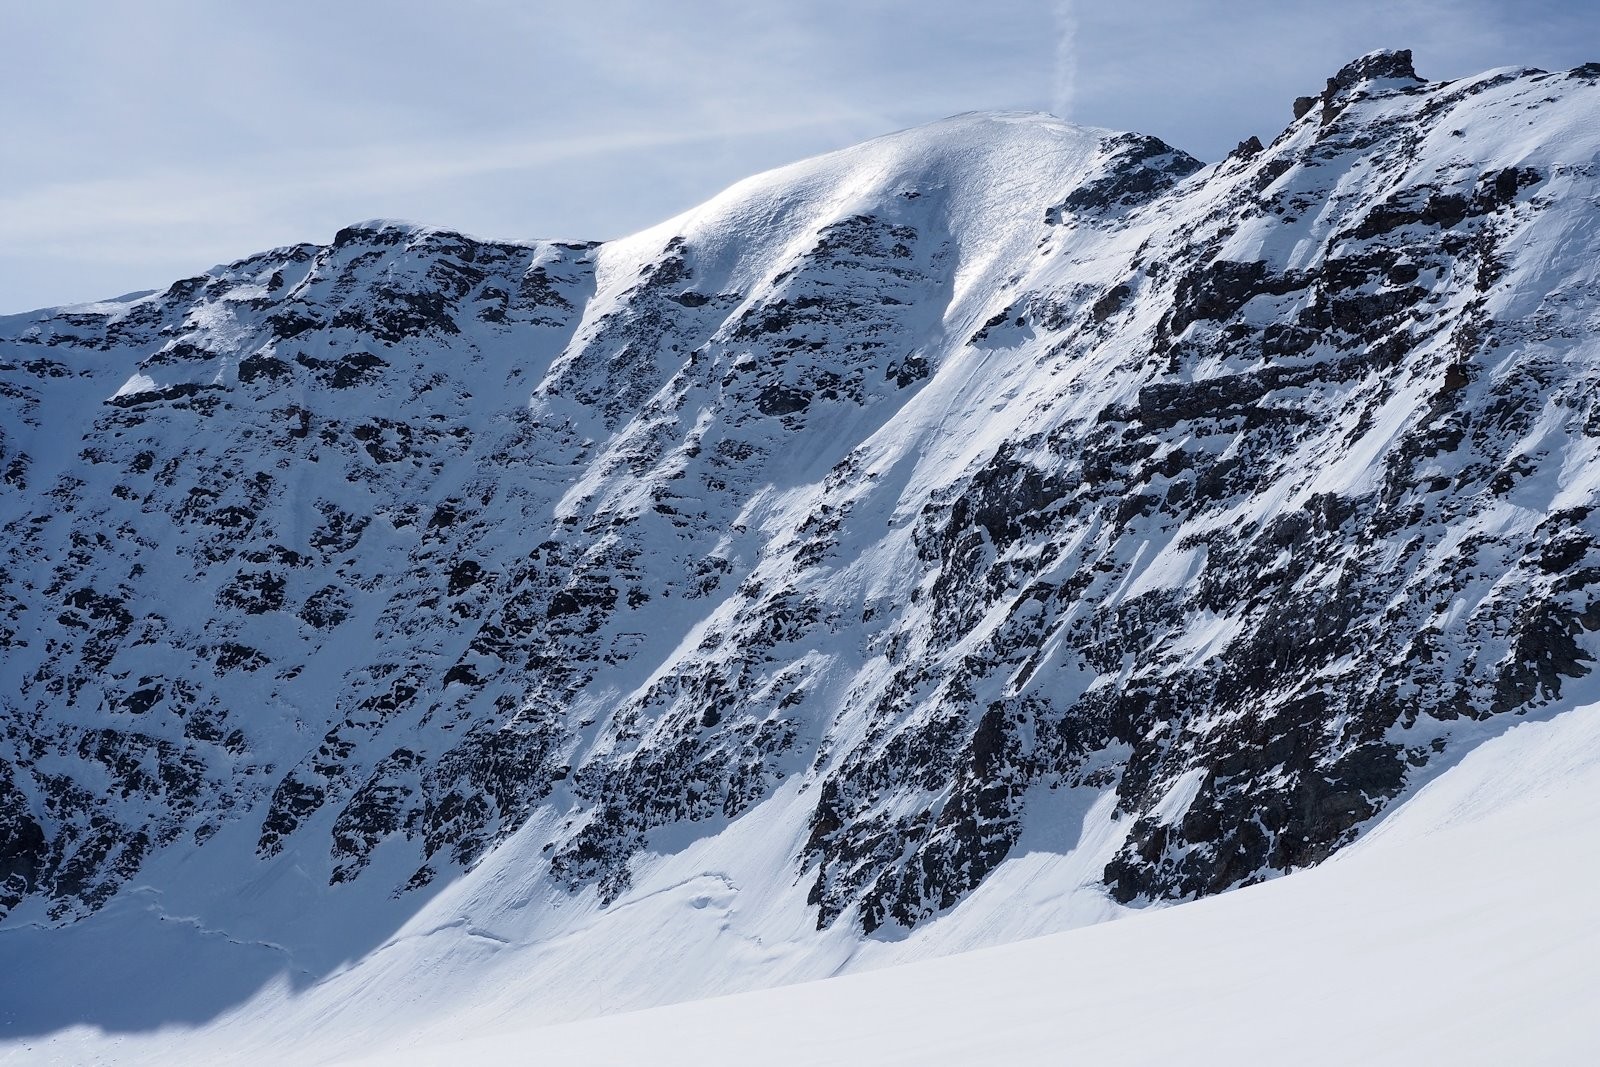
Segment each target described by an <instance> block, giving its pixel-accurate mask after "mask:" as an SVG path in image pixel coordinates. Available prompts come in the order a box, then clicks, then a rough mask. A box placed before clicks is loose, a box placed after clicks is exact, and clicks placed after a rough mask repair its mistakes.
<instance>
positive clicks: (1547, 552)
mask: <svg viewBox="0 0 1600 1067" xmlns="http://www.w3.org/2000/svg"><path fill="white" fill-rule="evenodd" d="M1288 112H1289V109H1288V107H1287V106H1286V117H1287V114H1288ZM1293 113H1294V115H1295V118H1294V120H1293V121H1292V122H1291V123H1290V124H1289V125H1288V126H1287V128H1286V129H1284V130H1283V132H1282V133H1281V134H1279V135H1278V136H1277V137H1276V138H1275V139H1274V140H1273V141H1272V142H1271V143H1270V144H1267V145H1262V144H1261V143H1260V142H1259V141H1258V140H1256V139H1254V138H1251V139H1250V140H1247V141H1245V142H1243V143H1241V144H1240V146H1239V148H1238V149H1237V150H1236V151H1235V152H1234V153H1233V154H1231V155H1230V156H1229V158H1227V159H1226V160H1223V161H1222V162H1220V163H1217V164H1213V165H1209V166H1206V165H1202V164H1201V163H1200V162H1199V161H1197V160H1195V159H1193V158H1191V157H1189V156H1187V155H1186V154H1184V153H1183V152H1181V151H1179V150H1177V149H1174V148H1172V147H1170V146H1168V145H1166V144H1164V143H1162V142H1160V141H1158V140H1156V139H1154V138H1150V137H1145V136H1140V135H1136V134H1119V133H1113V132H1110V131H1105V130H1094V129H1085V128H1082V127H1077V126H1072V125H1068V124H1065V123H1062V122H1059V121H1057V120H1055V119H1053V118H1050V117H1048V116H1041V115H1032V114H1013V113H1002V114H974V115H966V116H960V117H957V118H954V119H950V120H946V121H944V122H941V123H935V124H933V125H930V126H926V127H921V128H918V129H914V130H910V131H906V132H903V133H899V134H894V135H891V136H889V137H884V138H880V139H878V140H876V141H872V142H869V143H867V144H864V145H861V146H858V147H856V148H852V149H847V150H845V151H842V152H838V153H834V154H831V155H828V156H824V157H820V158H818V159H814V160H809V161H806V162H802V163H799V164H796V165H793V166H790V167H786V168H783V169H780V170H777V171H774V172H771V173H769V174H765V175H761V176H759V177H756V178H753V179H750V180H748V181H746V182H743V183H741V184H739V185H736V186H734V187H733V188H732V189H730V190H728V191H727V192H726V193H724V194H722V195H721V196H719V197H717V198H715V199H714V200H712V201H710V202H709V203H707V204H706V205H704V206H702V207H700V208H698V209H695V210H693V211H691V212H689V213H687V214H685V215H683V216H680V217H678V218H676V219H672V220H670V221H668V222H666V223H663V224H662V225H660V226H658V227H656V228H654V229H652V230H648V231H646V232H644V233H641V234H637V235H635V236H633V237H630V238H627V239H624V240H620V241H616V242H611V243H606V244H599V245H579V244H562V243H551V242H534V243H502V242H485V241H479V240H474V239H471V238H468V237H465V236H462V235H459V234H453V233H446V232H441V231H436V230H429V229H421V228H415V227H410V226H404V225H399V224H393V223H381V222H375V223H367V224H362V225H358V226H352V227H350V228H348V229H345V230H342V231H340V232H339V233H338V234H337V235H336V236H335V238H334V240H333V242H332V244H330V245H327V246H315V245H301V246H296V247H293V248H286V249H277V250H274V251H272V252H268V253H264V254H262V255H258V256H254V257H252V258H250V259H246V260H241V261H239V262H237V263H233V264H229V265H227V266H224V267H218V268H216V269H215V270H213V271H211V272H209V273H208V274H206V275H202V276H199V277H196V278H191V279H186V280H184V281H180V282H178V283H175V284H174V285H173V286H172V287H171V288H169V289H168V290H167V291H165V292H163V293H153V294H144V295H138V296H132V297H127V298H122V299H119V300H114V301H108V302H104V303H100V304H91V305H84V306H80V307H73V308H64V309H52V310H48V311H43V312H37V313H33V314H29V315H22V316H13V317H9V318H0V404H3V408H0V411H3V415H0V477H3V479H4V483H5V488H4V489H3V490H0V531H3V532H0V552H3V553H4V555H3V557H0V558H3V562H0V568H3V569H0V575H3V576H4V580H3V582H0V643H3V646H4V648H5V653H4V655H3V657H0V709H3V717H0V722H3V738H0V879H3V888H0V912H3V913H4V920H3V923H0V956H5V955H7V954H10V955H11V958H12V959H13V960H16V961H28V962H29V964H30V966H31V967H32V969H33V971H34V972H35V973H36V974H38V975H39V976H40V977H39V981H38V982H37V983H35V984H34V985H33V988H32V989H31V990H29V991H28V992H26V993H24V992H21V991H17V992H13V993H11V994H10V996H11V997H13V998H14V1000H13V1003H14V1005H15V1006H14V1007H13V1008H12V1009H10V1011H9V1014H8V1013H7V1009H6V1008H5V1005H4V1002H3V1001H0V1024H5V1023H6V1022H8V1021H9V1022H10V1023H11V1029H12V1033H13V1034H14V1035H16V1036H18V1037H20V1038H27V1037H32V1036H35V1035H37V1034H40V1033H44V1032H46V1031H48V1030H51V1029H53V1028H56V1027H60V1026H66V1025H70V1024H72V1023H75V1022H86V1023H90V1024H96V1025H100V1026H104V1027H108V1028H110V1029H114V1030H139V1029H147V1028H151V1027H154V1026H157V1025H160V1024H163V1023H171V1022H182V1021H189V1022H194V1021H200V1020H202V1019H209V1018H212V1017H214V1016H217V1015H218V1014H220V1013H225V1012H228V1011H235V1012H246V1011H248V1012H251V1013H259V1012H261V1011H267V1010H269V1008H270V1010H271V1011H276V1012H278V1013H279V1015H280V1016H281V1017H282V1018H286V1019H287V1018H298V1019H299V1025H304V1026H314V1025H322V1024H327V1023H328V1022H329V1020H330V1019H331V1018H332V1017H333V1016H334V1015H335V1014H337V1013H338V1012H342V1011H351V1012H361V1011H365V1012H367V1014H364V1015H360V1016H359V1017H360V1018H362V1019H364V1020H369V1021H370V1020H372V1019H375V1018H382V1019H385V1020H387V1023H388V1024H389V1025H392V1026H401V1027H404V1026H423V1025H425V1023H423V1022H420V1021H418V1017H417V1016H416V1013H415V1009H414V1007H412V1005H413V1003H414V999H413V998H421V997H424V996H426V997H427V998H428V999H429V1000H430V1003H432V1004H433V1005H434V1007H435V1008H437V1009H438V1010H439V1011H444V1010H446V1009H449V1010H452V1011H456V1012H458V1013H459V1012H470V1011H471V1010H472V1005H474V1004H482V1003H484V1002H485V1001H484V997H483V992H484V990H486V989H491V988H495V989H505V988H513V989H515V990H516V991H517V992H516V997H515V1007H513V1006H512V1003H511V1002H510V1001H506V1000H504V999H501V1000H495V1001H493V1003H494V1004H495V1005H496V1008H495V1010H496V1011H503V1012H510V1011H513V1010H515V1011H517V1012H520V1013H523V1014H522V1015H519V1017H526V1018H530V1019H533V1020H535V1021H542V1020H549V1019H556V1018H566V1017H574V1016H579V1015H585V1014H593V1013H595V1012H599V1011H606V1010H615V1009H617V1008H621V1007H630V1006H644V1005H648V1004H652V1003H658V1002H662V1001H665V1000H670V999H679V998H683V997H688V996H694V995H704V994H709V993H713V992H722V991H729V990H733V989H738V988H744V987H749V986H752V985H757V984H772V983H774V982H778V981H783V980H787V979H795V978H803V977H814V976H820V975H824V974H828V973H832V972H833V971H835V970H838V969H840V968H843V967H846V966H849V967H859V966H867V965H871V964H875V963H881V962H888V961H891V960H902V959H909V958H913V957H915V956H918V955H926V954H933V953H940V952H947V951H951V950H954V949H959V948H964V947H971V946H974V945H980V944H988V943H994V942H997V941H1003V940H1009V939H1014V938H1017V937H1023V936H1028V935H1031V934H1036V933H1041V932H1044V931H1047V930H1052V929H1059V928H1063V927H1068V926H1075V925H1083V924H1085V923H1089V922H1094V921H1097V920H1099V919H1103V918H1107V917H1109V916H1112V915H1115V914H1119V913H1120V912H1121V911H1122V910H1123V909H1124V908H1125V907H1139V906H1143V905H1147V904H1149V903H1152V902H1163V901H1174V900H1184V899H1189V898H1193V897H1198V896H1205V895H1210V894H1215V893H1218V892H1220V891H1222V890H1225V889H1229V888H1233V887H1237V886H1241V885H1246V884H1250V883H1253V882H1258V881H1261V880H1263V879H1267V878H1269V877H1272V876H1273V875H1275V874H1278V873H1281V872H1287V871H1292V870H1295V869H1297V868H1303V867H1307V866H1311V865H1313V864H1316V863H1318V862H1320V861H1322V860H1323V859H1325V858H1327V857H1328V856H1330V855H1331V854H1333V853H1334V852H1335V851H1336V850H1338V849H1339V848H1341V847H1343V846H1344V845H1346V844H1348V843H1350V842H1351V841H1353V840H1355V839H1356V838H1357V837H1358V836H1360V835H1361V834H1362V833H1363V831H1364V830H1366V829H1367V828H1369V827H1371V826H1372V825H1374V824H1375V823H1376V822H1377V821H1378V820H1379V819H1380V818H1381V816H1382V815H1383V813H1384V812H1385V810H1386V809H1387V808H1388V807H1389V806H1391V805H1392V804H1393V803H1394V802H1395V801H1396V800H1398V799H1400V798H1403V797H1405V796H1407V795H1408V794H1410V793H1411V792H1414V791H1415V790H1416V789H1417V788H1419V787H1420V786H1421V785H1423V784H1424V783H1425V782H1426V781H1427V780H1429V779H1430V778H1432V777H1433V776H1435V775H1436V774H1437V773H1438V772H1439V771H1440V770H1441V769H1443V768H1445V767H1447V766H1449V765H1451V764H1452V763H1454V762H1456V761H1457V760H1459V759H1460V758H1461V757H1462V756H1463V755H1464V754H1465V753H1466V752H1467V751H1468V750H1469V749H1471V748H1472V747H1473V746H1475V745H1477V744H1479V743H1481V742H1482V741H1484V740H1485V739H1487V738H1489V737H1492V736H1494V735H1496V734H1498V733H1501V732H1503V731H1504V730H1505V729H1506V728H1507V727H1508V726H1510V725H1511V724H1512V723H1514V722H1515V721H1517V720H1518V719H1519V718H1520V717H1525V716H1529V715H1533V716H1541V715H1546V714H1549V713H1552V712H1554V711H1555V710H1558V709H1560V708H1565V707H1570V706H1572V705H1573V703H1574V702H1575V701H1578V700H1580V699H1582V698H1584V695H1585V694H1586V693H1590V694H1592V693H1593V688H1592V683H1591V682H1590V681H1589V678H1590V665H1591V664H1592V662H1593V660H1594V658H1595V655H1596V648H1597V642H1596V639H1595V636H1594V631H1595V630H1597V629H1600V601H1593V600H1591V596H1590V586H1591V585H1592V584H1593V583H1594V581H1595V579H1596V578H1597V577H1600V547H1597V545H1596V537H1597V536H1600V516H1596V515H1595V514H1594V509H1595V507H1596V494H1597V487H1600V456H1597V455H1596V442H1597V440H1600V400H1597V397H1600V390H1597V388H1596V386H1597V378H1600V344H1597V338H1600V65H1593V64H1592V65H1589V66H1586V67H1582V68H1578V69H1576V70H1573V71H1567V72H1558V73H1546V72H1542V71H1534V70H1516V69H1505V70H1497V71H1491V72H1489V73H1487V74H1484V75H1482V76H1479V77H1476V78H1471V79H1466V80H1463V81H1458V82H1446V83H1430V82H1425V81H1423V80H1421V79H1419V78H1418V77H1417V76H1416V75H1415V73H1414V71H1413V70H1412V66H1411V59H1410V55H1409V53H1405V52H1384V53H1374V54H1372V55H1369V56H1366V57H1363V58H1362V59H1360V60H1357V61H1356V62H1354V63H1352V64H1350V65H1349V66H1347V67H1346V68H1344V69H1343V70H1341V71H1340V72H1339V73H1338V74H1337V75H1336V76H1335V77H1334V78H1331V79H1329V81H1328V84H1327V87H1326V89H1325V90H1324V92H1323V93H1322V94H1321V95H1320V96H1318V97H1307V98H1303V99H1302V100H1300V101H1297V102H1295V104H1294V107H1293ZM135 946H137V947H136V948H135ZM117 951H120V952H125V953H132V954H135V955H132V956H130V957H129V962H128V964H127V967H128V968H132V969H120V970H119V966H121V965H119V964H107V963H106V962H105V957H106V955H107V953H108V952H117ZM90 960H94V961H97V962H96V965H95V966H94V967H93V968H91V967H89V965H88V962H87V961H90ZM151 960H171V961H174V962H176V961H180V960H181V961H183V964H184V966H186V967H187V968H188V970H187V972H186V973H187V974H188V975H189V976H190V977H189V978H188V979H186V980H184V981H178V982H173V983H171V984H169V985H166V986H157V987H151V988H143V987H141V988H140V989H139V990H138V992H137V993H136V994H134V993H131V992H130V987H132V986H137V985H139V975H140V974H143V973H147V972H148V969H149V968H150V966H151V963H150V961H151ZM72 983H79V988H84V986H83V985H82V983H88V987H89V988H93V989H98V990H99V992H98V993H96V994H95V995H94V996H86V997H84V996H81V997H79V998H78V999H77V1001H76V1002H74V1003H70V1004H64V1003H63V1002H62V1000H61V997H60V996H58V994H59V993H60V991H61V989H62V988H65V987H66V986H67V985H70V984H72ZM95 983H101V985H95ZM308 986H310V987H312V989H311V990H309V991H307V990H306V987H308ZM263 998H264V999H263ZM266 1001H270V1005H268V1006H267V1007H263V1004H264V1003H265V1002H266ZM297 1012H298V1013H300V1014H299V1015H298V1016H297V1015H296V1014H295V1013H297ZM353 1017H354V1016H353ZM364 1025H365V1024H364ZM352 1040H354V1039H352ZM345 1051H346V1053H348V1051H349V1050H348V1049H347V1050H345Z"/></svg>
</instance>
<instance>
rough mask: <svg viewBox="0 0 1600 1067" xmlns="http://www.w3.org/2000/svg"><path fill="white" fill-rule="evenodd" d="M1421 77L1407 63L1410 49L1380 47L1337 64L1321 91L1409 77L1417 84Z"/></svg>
mask: <svg viewBox="0 0 1600 1067" xmlns="http://www.w3.org/2000/svg"><path fill="white" fill-rule="evenodd" d="M1425 80H1426V79H1424V78H1420V77H1418V76H1417V71H1416V68H1415V67H1413V66H1412V65H1411V49H1409V48H1380V49H1378V50H1377V51H1375V52H1368V53H1367V54H1366V55H1364V56H1361V57H1360V58H1359V59H1353V60H1351V61H1350V62H1349V63H1346V64H1345V65H1344V66H1342V67H1340V68H1339V72H1338V73H1337V74H1335V75H1334V76H1333V77H1331V78H1329V79H1328V87H1327V89H1326V90H1325V92H1326V93H1327V94H1328V95H1330V96H1331V95H1333V94H1335V93H1341V92H1348V91H1349V90H1351V89H1355V88H1358V87H1360V86H1363V85H1366V84H1369V83H1371V82H1378V81H1409V82H1414V83H1417V84H1421V83H1422V82H1424V81H1425Z"/></svg>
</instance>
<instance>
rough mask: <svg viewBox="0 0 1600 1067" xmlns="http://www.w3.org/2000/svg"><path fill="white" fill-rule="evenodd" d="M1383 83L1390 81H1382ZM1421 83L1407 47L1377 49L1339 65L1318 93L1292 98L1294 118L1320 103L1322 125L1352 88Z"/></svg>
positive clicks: (1350, 92) (1302, 115) (1340, 106)
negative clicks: (1293, 100)
mask: <svg viewBox="0 0 1600 1067" xmlns="http://www.w3.org/2000/svg"><path fill="white" fill-rule="evenodd" d="M1386 82H1387V83H1392V84H1388V85H1385V84H1383V83H1386ZM1423 84H1426V79H1423V78H1420V77H1418V76H1417V72H1416V68H1414V67H1413V66H1412V65H1411V49H1409V48H1380V49H1378V50H1377V51H1374V52H1368V53H1367V54H1366V55H1364V56H1361V57H1359V58H1357V59H1353V60H1351V61H1350V62H1349V63H1346V64H1345V65H1344V66H1342V67H1340V68H1339V71H1338V73H1337V74H1335V75H1334V76H1333V77H1331V78H1329V79H1328V84H1327V86H1326V88H1324V89H1323V90H1322V93H1321V94H1320V95H1318V96H1301V97H1296V98H1295V102H1294V117H1295V120H1296V121H1299V120H1300V119H1302V118H1304V117H1305V115H1306V113H1307V112H1309V111H1310V110H1311V109H1312V108H1314V107H1316V106H1317V105H1318V104H1321V105H1322V122H1323V123H1324V124H1326V123H1327V122H1329V121H1330V120H1331V119H1332V117H1333V116H1334V115H1336V114H1338V112H1339V111H1340V110H1342V104H1343V102H1344V101H1346V100H1348V99H1349V97H1350V96H1351V94H1352V93H1353V92H1355V91H1356V90H1362V91H1370V90H1372V89H1382V88H1391V89H1401V88H1407V89H1408V88H1411V87H1412V86H1416V85H1423Z"/></svg>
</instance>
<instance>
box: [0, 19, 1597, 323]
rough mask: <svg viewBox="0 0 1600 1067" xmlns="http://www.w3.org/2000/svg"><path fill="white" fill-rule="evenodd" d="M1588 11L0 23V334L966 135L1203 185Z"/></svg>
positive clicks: (1477, 66)
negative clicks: (190, 280) (389, 238)
mask: <svg viewBox="0 0 1600 1067" xmlns="http://www.w3.org/2000/svg"><path fill="white" fill-rule="evenodd" d="M1596 12H1597V9H1596V7H1595V5H1594V4H1593V2H1592V0H1577V2H1553V0H1549V2H1547V0H1527V2H1506V0H1501V2H1489V0H1420V2H1413V3H1401V2H1397V0H1386V2H1379V0H1343V2H1341V3H1338V4H1331V3H1327V2H1325V0H1323V2H1316V3H1309V2H1305V3H1303V2H1298V0H1274V2H1269V0H1229V2H1213V0H1191V2H1179V0H1148V2H1138V0H1120V2H1097V0H989V2H987V3H984V4H973V3H970V2H956V0H915V2H912V0H878V2H873V0H854V2H850V0H806V2H796V3H764V2H761V0H757V2H755V3H751V2H750V0H745V2H742V3H735V2H725V0H676V2H669V0H654V2H648V0H585V2H584V3H579V4H573V3H561V4H554V3H542V2H521V3H518V2H513V0H453V2H451V3H449V4H445V3H424V2H421V0H316V2H309V0H277V2H274V3H271V4H243V3H237V4H236V3H216V2H214V0H142V2H139V3H131V2H129V3H113V2H109V0H108V2H103V3H97V2H90V0H57V2H53V3H49V4H25V3H23V2H22V0H0V39H4V40H5V41H6V42H7V45H8V47H7V62H6V64H5V65H4V66H0V131H3V137H0V312H11V311H20V310H24V309H28V308H33V307H39V306H44V305H47V304H56V303H66V302H72V301H81V300H89V299H94V298H97V297H103V296H109V295H114V294H118V293H122V292H127V291H130V290H134V289H143V288H154V287H160V286H164V285H166V284H167V283H168V282H170V281H172V280H173V279H176V278H179V277H183V276H187V275H191V274H195V273H198V272H199V271H201V270H204V269H205V268H207V267H209V266H210V265H212V264H213V263H216V262H220V261H226V260H229V259H233V258H237V257H240V256H244V255H247V254H249V253H251V252H254V251H258V250H260V249H263V248H269V247H272V246H275V245H280V244H289V243H292V242H296V241H326V240H328V239H330V238H331V237H332V235H333V232H334V231H335V230H336V229H337V228H338V227H339V226H341V225H344V224H346V223H348V222H352V221H356V220H359V219H365V218H371V217H378V216H382V217H397V218H407V219H413V220H416V221H420V222H426V223H429V224H433V225H438V226H445V227H451V228H455V229H462V230H465V231H467V232H469V233H475V234H479V235H482V236H490V237H541V236H549V237H565V238H607V237H615V236H619V235H621V234H624V233H628V232H630V231H632V230H635V229H639V228H641V227H643V226H646V225H649V224H650V223H653V222H656V221H659V220H660V219H662V218H665V217H667V216H669V215H671V214H674V213H676V212H678V211H681V210H683V209H684V208H687V207H689V206H691V205H693V204H695V203H697V202H699V201H701V200H703V199H705V198H706V197H708V196H710V195H712V194H713V193H715V192H716V191H717V190H719V189H721V188H723V187H724V186H726V185H728V184H729V183H731V182H733V181H736V180H738V179H739V178H741V177H744V176H746V175H748V174H751V173H754V172H756V171H759V170H762V169H765V168H767V167H771V166H774V165H777V164H780V163H784V162H788V161H790V160H793V159H797V158H800V157H803V156H807V155H811V154H814V153H817V152H822V151H826V150H828V149H830V148H836V147H840V146H842V145H846V144H851V143H854V142H856V141H859V140H863V139H865V138H868V137H872V136H875V135H877V134H880V133H886V132H889V131H891V130H895V129H900V128H903V127H905V126H909V125H914V124H917V123H920V122H925V121H929V120H932V119H935V118H939V117H942V116H944V115H948V114H952V113H955V112H959V111H968V110H973V109H978V108H1028V109H1037V110H1054V111H1056V112H1057V113H1060V114H1063V116H1064V117H1066V118H1070V119H1072V120H1073V121H1077V122H1082V123H1084V124H1086V125H1094V126H1107V127H1112V128H1116V129H1131V130H1139V131H1141V132H1147V133H1154V134H1156V135H1158V136H1161V137H1163V138H1165V139H1167V140H1168V141H1171V142H1172V143H1174V144H1176V145H1178V146H1179V147H1182V148H1185V149H1187V150H1188V151H1190V152H1192V153H1194V154H1196V155H1198V156H1200V157H1202V158H1206V159H1214V158H1217V157H1218V156H1220V155H1221V154H1223V153H1225V152H1226V151H1227V150H1228V148H1230V147H1232V145H1233V144H1234V143H1236V142H1237V141H1239V140H1241V139H1243V138H1244V137H1247V136H1249V135H1250V134H1258V135H1260V136H1262V137H1263V139H1266V138H1268V137H1270V136H1271V135H1273V134H1275V133H1276V132H1277V131H1278V130H1279V129H1281V128H1282V127H1283V125H1285V123H1286V122H1287V121H1288V118H1289V115H1290V111H1289V109H1290V101H1291V100H1292V99H1293V97H1295V96H1297V95H1301V94H1306V93H1312V92H1315V91H1317V90H1318V89H1320V88H1321V86H1322V82H1323V79H1325V78H1326V77H1327V76H1328V75H1329V74H1331V73H1333V72H1334V70H1336V69H1337V68H1338V67H1339V66H1340V65H1342V64H1343V63H1344V62H1346V61H1347V60H1349V59H1351V58H1353V57H1355V56H1357V55H1360V54H1362V53H1364V52H1366V51H1369V50H1371V49H1373V48H1379V47H1409V48H1412V49H1413V50H1414V51H1415V54H1416V65H1417V69H1418V71H1419V73H1421V74H1422V75H1423V76H1424V77H1428V78H1453V77H1460V76H1462V75H1466V74H1471V73H1475V72H1477V71H1480V70H1484V69H1487V68H1490V67H1497V66H1508V65H1519V66H1520V65H1529V66H1539V67H1545V68H1547V69H1557V68H1564V67H1570V66H1575V65H1577V64H1578V63H1581V62H1585V61H1588V60H1595V59H1600V14H1597V13H1596Z"/></svg>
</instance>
